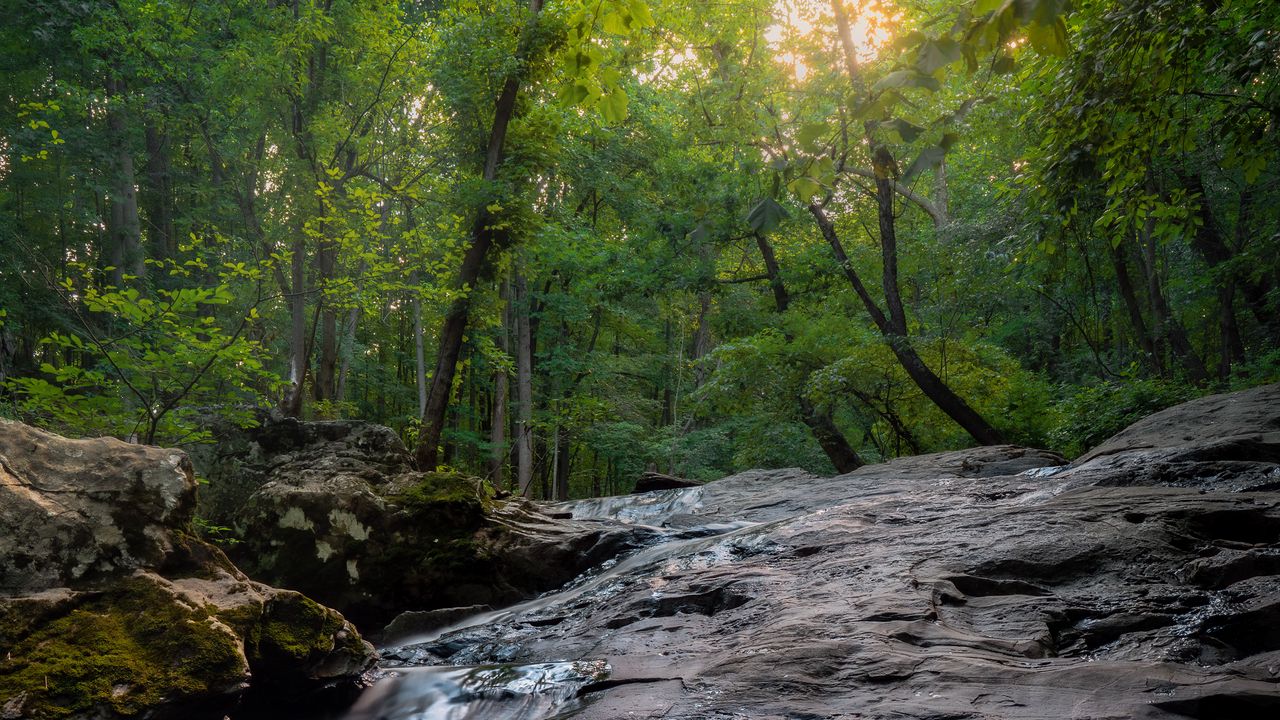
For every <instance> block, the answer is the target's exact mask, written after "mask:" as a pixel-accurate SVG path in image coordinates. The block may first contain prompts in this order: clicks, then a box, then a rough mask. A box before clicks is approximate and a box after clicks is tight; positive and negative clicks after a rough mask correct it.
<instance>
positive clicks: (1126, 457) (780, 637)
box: [353, 385, 1280, 720]
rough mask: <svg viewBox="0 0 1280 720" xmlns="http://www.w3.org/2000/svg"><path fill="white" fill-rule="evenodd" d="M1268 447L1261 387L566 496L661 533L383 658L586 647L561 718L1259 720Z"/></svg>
mask: <svg viewBox="0 0 1280 720" xmlns="http://www.w3.org/2000/svg"><path fill="white" fill-rule="evenodd" d="M1277 462H1280V386H1276V385H1272V386H1268V387H1263V388H1257V389H1254V390H1250V391H1246V392H1242V393H1235V394H1231V395H1224V396H1214V397H1210V398H1204V399H1202V400H1198V401H1195V402H1192V403H1189V404H1186V405H1183V406H1179V407H1177V408H1172V409H1170V410H1167V411H1165V412H1162V413H1159V414H1157V415H1155V416H1153V417H1151V418H1148V419H1147V420H1144V421H1142V422H1140V423H1138V424H1136V425H1134V426H1133V427H1131V428H1129V429H1128V430H1126V431H1125V432H1123V433H1121V434H1120V435H1117V436H1116V437H1115V438H1113V439H1112V440H1110V441H1108V442H1107V443H1106V444H1104V445H1103V446H1101V447H1100V448H1098V449H1097V450H1095V451H1094V452H1092V453H1089V454H1088V455H1086V456H1085V457H1083V458H1081V459H1080V460H1079V461H1077V462H1076V463H1075V464H1072V465H1067V464H1065V463H1064V462H1063V461H1062V459H1061V458H1058V457H1056V456H1053V455H1051V454H1047V453H1042V452H1038V451H1032V450H1025V449H1021V448H1013V447H988V448H976V449H972V450H965V451H960V452H953V453H942V454H937V455H929V456H922V457H914V458H904V459H902V460H899V461H895V462H891V463H887V464H884V465H879V466H873V467H865V468H862V469H860V470H858V471H856V472H854V473H852V474H849V475H844V476H840V477H836V478H820V477H814V476H812V475H808V474H806V473H803V472H801V471H795V470H791V471H753V472H749V473H744V474H741V475H737V476H734V477H730V478H726V479H724V480H721V481H717V482H714V483H709V484H707V485H705V486H701V487H696V488H687V489H676V490H669V491H664V492H657V493H651V494H648V495H645V496H637V497H632V498H605V499H600V500H591V501H582V502H578V503H569V504H566V505H563V506H560V507H559V508H558V510H559V511H561V512H564V513H569V514H572V515H573V516H575V517H577V518H579V519H582V520H586V519H588V518H604V517H608V518H616V519H619V520H621V521H624V522H632V523H647V524H652V525H657V526H664V527H666V528H667V532H668V533H669V538H668V542H667V543H665V544H663V545H661V546H655V547H651V548H649V549H646V550H642V551H641V552H639V553H637V554H635V555H633V556H631V557H629V558H627V559H624V560H621V561H619V562H618V563H616V564H615V565H612V566H606V567H602V568H599V569H598V570H597V571H595V572H594V573H593V574H589V575H588V576H585V577H583V578H581V579H580V580H579V581H578V582H576V583H574V584H571V585H570V586H568V587H566V588H564V589H563V590H562V591H560V592H558V593H556V594H553V595H549V596H547V597H544V598H542V599H539V600H537V601H533V602H530V603H526V604H524V605H519V606H516V607H514V608H510V609H508V610H506V611H501V612H496V613H487V614H485V615H483V616H480V617H478V618H475V619H474V621H473V622H475V623H476V624H474V625H473V626H472V627H467V628H463V629H459V630H454V631H451V632H446V633H444V634H443V635H441V636H439V637H436V638H433V639H429V640H426V641H423V642H418V643H416V644H413V645H407V646H401V647H397V648H390V649H388V650H387V651H386V653H385V657H384V665H385V666H387V667H406V668H408V667H412V666H424V665H428V666H429V665H446V666H447V665H466V666H473V665H484V664H487V663H495V662H501V663H512V664H515V665H518V666H523V667H526V668H541V667H548V666H547V665H542V664H546V663H552V662H553V661H560V662H576V663H579V664H581V663H587V662H600V663H606V664H607V666H608V668H609V672H608V678H607V680H603V681H594V682H590V683H587V684H585V685H583V686H582V687H581V688H580V689H578V690H575V691H574V692H575V693H576V697H575V698H573V699H570V700H568V701H566V702H564V703H561V704H560V705H558V706H556V707H552V708H551V709H549V710H547V712H546V713H545V714H543V715H538V717H551V716H552V715H555V716H556V717H563V716H568V715H573V717H575V718H579V719H580V720H596V719H599V720H606V719H608V720H612V719H614V718H619V717H636V718H646V717H647V718H665V719H667V720H729V719H730V718H744V719H745V718H754V719H768V720H782V719H784V718H785V719H787V720H797V719H799V718H805V719H807V720H826V719H831V720H835V719H837V718H838V719H841V720H844V719H853V718H877V719H879V718H884V719H888V718H894V719H905V718H915V719H919V720H943V719H944V718H945V719H959V718H965V719H973V720H978V719H984V720H995V719H996V718H1000V719H1015V718H1027V719H1031V718H1050V717H1061V718H1080V719H1085V718H1088V719H1096V720H1102V719H1104V718H1105V719H1108V720H1111V719H1119V718H1169V719H1172V718H1187V717H1191V718H1204V719H1206V720H1207V719H1210V718H1214V719H1219V718H1232V719H1242V720H1263V719H1267V720H1269V719H1270V718H1275V717H1278V716H1280V465H1278V464H1277ZM403 672H404V674H403V675H402V676H400V677H393V678H392V679H390V680H388V681H386V682H385V683H384V684H381V685H379V686H376V687H375V688H374V689H373V690H371V691H370V692H371V693H373V694H372V695H370V696H369V697H367V698H366V699H365V700H363V701H362V703H361V705H360V706H359V708H358V712H357V714H356V715H354V716H353V717H356V718H373V717H389V718H401V717H409V716H408V715H403V714H397V710H396V708H403V707H408V703H409V702H410V701H409V698H412V697H414V695H415V693H418V692H419V690H418V688H419V687H420V686H422V684H423V683H422V681H419V680H415V678H420V677H424V676H422V675H420V674H415V672H416V673H421V672H427V671H426V670H418V671H413V670H404V671H403ZM433 672H434V671H433ZM441 672H443V671H441ZM425 677H432V676H431V675H427V676H425ZM529 692H533V693H535V694H536V693H540V692H543V691H542V690H538V689H534V690H532V691H529ZM521 702H524V701H521ZM557 702H559V701H557ZM553 704H554V703H553ZM555 713H564V714H563V715H556V714H555ZM458 717H477V718H478V717H486V715H484V714H483V712H482V713H481V714H471V715H468V714H465V713H462V714H459V715H458Z"/></svg>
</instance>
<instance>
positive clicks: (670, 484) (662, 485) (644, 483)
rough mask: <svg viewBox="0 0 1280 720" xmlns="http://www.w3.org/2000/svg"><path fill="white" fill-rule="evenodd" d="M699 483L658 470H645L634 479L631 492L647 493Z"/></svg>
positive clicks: (692, 485)
mask: <svg viewBox="0 0 1280 720" xmlns="http://www.w3.org/2000/svg"><path fill="white" fill-rule="evenodd" d="M700 484H701V483H698V482H694V481H693V480H686V479H684V478H678V477H675V476H673V475H663V474H662V473H659V472H646V473H645V474H643V475H641V476H640V479H639V480H636V486H635V488H634V489H633V490H632V491H631V493H632V494H633V495H634V494H639V493H647V492H653V491H655V490H675V489H676V488H687V487H697V486H698V485H700Z"/></svg>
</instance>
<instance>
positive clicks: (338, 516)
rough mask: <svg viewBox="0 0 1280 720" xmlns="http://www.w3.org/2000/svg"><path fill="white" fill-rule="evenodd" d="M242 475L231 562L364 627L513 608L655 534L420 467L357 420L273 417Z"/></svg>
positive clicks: (257, 436) (379, 430)
mask: <svg viewBox="0 0 1280 720" xmlns="http://www.w3.org/2000/svg"><path fill="white" fill-rule="evenodd" d="M252 437H253V438H254V439H253V440H252V448H251V450H250V451H249V452H248V457H250V458H252V459H253V460H252V461H250V462H246V463H244V465H243V469H244V472H246V473H248V474H249V475H250V476H252V477H254V478H256V479H257V480H256V482H259V486H258V489H257V490H256V491H255V492H254V493H253V494H252V495H251V496H250V497H249V498H248V499H247V500H246V501H245V503H244V504H243V506H242V507H241V508H240V509H239V510H238V512H237V513H236V514H235V516H234V519H233V523H234V525H235V526H236V528H237V530H238V533H239V535H240V537H242V538H243V540H244V541H243V542H242V543H240V544H239V545H237V546H236V547H235V548H234V549H233V551H232V554H233V559H234V560H235V561H236V563H237V564H238V565H239V566H240V567H242V568H243V569H244V570H245V571H246V572H248V573H249V575H250V576H252V577H254V578H256V579H259V580H262V581H264V582H268V583H271V584H273V585H280V586H283V587H288V588H292V589H295V590H299V591H301V592H304V593H306V594H307V595H308V596H310V597H314V598H316V599H317V600H319V601H321V602H323V603H325V604H327V605H330V606H333V607H336V608H338V609H339V610H341V611H342V612H343V613H344V614H346V615H347V616H348V617H350V618H352V619H353V620H355V621H356V622H357V623H359V624H360V625H362V626H364V627H371V628H376V627H382V626H383V625H385V624H386V623H387V621H389V620H390V619H391V618H392V617H394V616H395V615H397V614H398V613H400V612H402V611H406V610H409V611H426V610H432V609H437V608H448V607H459V606H467V605H477V604H479V605H499V604H509V603H512V602H516V601H518V600H521V599H524V598H527V597H531V596H533V595H536V594H538V593H540V592H543V591H545V590H549V589H552V588H555V587H558V586H560V585H561V584H563V583H565V582H566V581H568V580H569V579H571V578H573V577H575V576H576V575H578V574H579V573H580V572H582V571H583V570H585V569H586V568H589V567H591V566H593V565H596V564H598V563H600V562H603V561H605V560H607V559H608V558H610V557H612V556H614V555H616V554H617V553H619V552H622V551H623V550H626V549H629V548H634V547H636V546H637V545H638V544H641V543H643V542H644V541H645V539H646V538H648V537H650V536H652V534H653V533H652V531H650V530H648V529H646V528H627V527H621V526H618V525H617V524H616V523H600V522H595V521H573V520H560V519H555V518H552V517H549V516H547V515H545V514H543V513H542V512H540V511H539V509H538V508H537V507H536V506H534V505H533V504H532V503H529V502H528V501H525V500H519V499H516V500H510V501H500V500H497V499H496V498H495V497H494V496H493V494H492V493H491V492H490V491H489V490H488V489H487V486H485V485H484V484H483V483H482V482H480V481H479V480H476V479H474V478H468V477H465V476H461V475H457V474H451V473H419V472H415V471H414V470H413V469H412V466H411V463H410V456H409V452H408V450H406V449H405V447H404V445H403V444H402V443H401V442H400V440H399V438H398V437H397V436H396V435H395V433H393V432H392V431H391V430H389V429H387V428H385V427H381V426H378V425H373V424H371V423H364V422H356V421H337V422H308V423H300V422H297V421H293V420H288V421H283V422H270V423H267V424H265V425H264V426H263V427H262V428H261V429H260V430H258V431H256V432H255V433H254V434H253V436H252Z"/></svg>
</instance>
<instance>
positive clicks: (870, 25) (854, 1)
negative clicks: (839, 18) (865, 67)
mask: <svg viewBox="0 0 1280 720" xmlns="http://www.w3.org/2000/svg"><path fill="white" fill-rule="evenodd" d="M841 1H842V2H844V6H845V10H846V11H847V12H848V14H849V21H850V25H851V28H850V29H851V30H852V35H853V44H854V46H855V47H856V53H857V58H858V61H859V62H870V61H871V60H874V59H875V58H876V55H877V54H879V52H880V50H881V49H882V48H883V47H884V46H885V45H886V44H887V43H888V42H889V41H890V40H891V39H892V38H893V29H894V27H895V26H896V25H897V24H898V22H899V21H900V20H901V19H902V13H901V12H900V11H898V10H897V8H895V7H894V6H893V4H892V3H891V2H889V1H888V0H841ZM773 16H774V20H775V22H774V24H773V25H771V26H770V27H769V29H768V30H766V31H765V33H764V37H765V40H767V41H768V42H769V45H770V46H771V47H773V48H774V50H775V51H776V52H777V55H776V57H777V59H778V61H779V62H781V63H783V64H784V65H786V66H787V67H789V68H791V69H792V70H793V72H794V73H795V77H796V80H798V81H800V82H804V81H805V79H806V78H808V77H809V73H810V72H811V68H810V67H809V63H808V62H807V60H806V56H807V54H808V53H806V52H805V50H804V45H805V44H806V43H813V42H815V41H816V42H822V41H823V39H824V36H825V37H827V38H831V40H832V41H833V42H834V39H835V26H836V21H835V17H834V15H833V13H832V12H831V5H830V3H829V2H827V1H826V0H777V2H776V3H775V4H774V13H773Z"/></svg>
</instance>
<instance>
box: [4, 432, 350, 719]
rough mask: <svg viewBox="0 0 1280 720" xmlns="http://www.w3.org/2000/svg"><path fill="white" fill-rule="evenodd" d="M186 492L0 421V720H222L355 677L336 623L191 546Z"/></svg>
mask: <svg viewBox="0 0 1280 720" xmlns="http://www.w3.org/2000/svg"><path fill="white" fill-rule="evenodd" d="M195 492H196V483H195V480H194V478H193V476H192V471H191V464H190V462H189V461H188V459H187V457H186V456H185V455H184V454H183V453H181V452H179V451H174V450H164V449H160V448H153V447H143V446H138V445H129V444H126V443H123V442H120V441H117V440H113V439H109V438H108V439H95V440H69V439H66V438H62V437H59V436H56V435H52V434H50V433H46V432H43V431H40V430H36V429H34V428H30V427H27V426H25V425H22V424H19V423H14V422H9V421H4V420H0V648H3V649H4V652H3V654H0V718H23V719H29V720H46V719H51V718H94V719H95V720H104V719H109V718H125V717H146V718H156V719H161V720H162V719H164V718H190V719H193V720H199V719H201V718H212V719H214V720H221V718H223V716H224V715H225V714H226V713H227V712H228V711H230V710H231V709H232V708H235V707H237V706H239V705H241V704H242V701H243V700H244V699H245V698H246V696H248V697H251V698H252V697H260V698H266V697H270V698H271V699H272V700H273V701H277V700H281V701H289V700H291V699H296V698H300V697H304V696H306V695H308V694H311V693H314V692H317V691H319V690H322V689H325V688H332V687H335V686H342V685H350V684H352V683H354V682H355V681H357V680H358V679H359V678H360V677H361V675H362V673H363V672H364V671H365V670H366V669H367V668H368V667H369V665H370V664H371V663H372V661H373V657H374V656H373V648H372V646H371V645H369V644H368V643H367V642H365V641H364V640H362V639H361V637H360V635H359V633H357V632H356V629H355V628H354V627H353V626H352V625H351V624H350V623H349V622H347V621H346V620H345V619H344V618H343V617H342V616H341V615H340V614H338V613H337V612H336V611H334V610H331V609H329V608H326V607H323V606H321V605H319V604H317V603H315V602H314V601H312V600H310V599H308V598H307V597H305V596H303V595H302V594H300V593H297V592H293V591H289V590H281V589H278V588H274V587H271V586H268V585H264V584H262V583H259V582H254V581H252V580H250V579H249V578H248V577H246V576H245V575H244V574H243V573H241V572H240V571H239V570H237V569H236V568H235V566H234V565H232V564H231V562H230V561H228V560H227V558H226V556H225V555H224V554H223V553H222V551H221V550H219V549H218V548H216V547H214V546H212V545H209V544H207V543H205V542H202V541H201V540H199V539H197V538H196V537H195V536H194V535H193V534H192V528H191V522H192V512H193V509H194V507H195ZM250 690H252V692H251V693H250V692H248V691H250Z"/></svg>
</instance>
